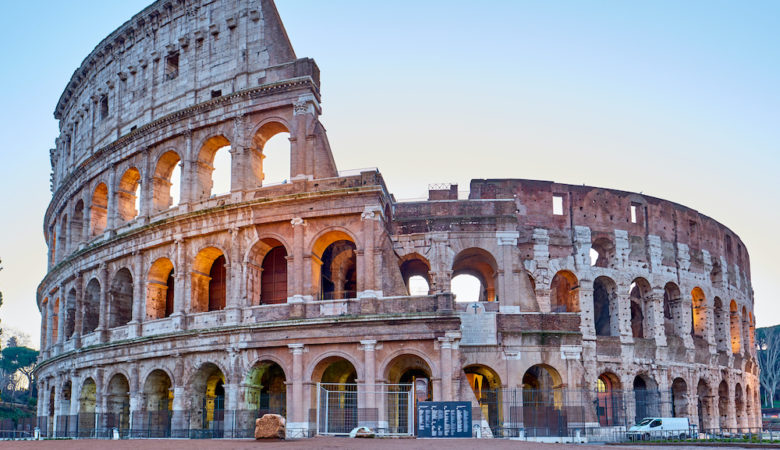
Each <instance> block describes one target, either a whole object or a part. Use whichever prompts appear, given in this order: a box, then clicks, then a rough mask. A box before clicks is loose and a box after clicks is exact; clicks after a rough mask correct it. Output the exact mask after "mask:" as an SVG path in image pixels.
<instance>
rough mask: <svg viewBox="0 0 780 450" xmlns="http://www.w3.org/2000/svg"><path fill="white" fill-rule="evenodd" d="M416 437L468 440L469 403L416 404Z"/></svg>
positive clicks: (469, 429) (469, 423)
mask: <svg viewBox="0 0 780 450" xmlns="http://www.w3.org/2000/svg"><path fill="white" fill-rule="evenodd" d="M417 437H421V438H470V437H471V402H419V403H417Z"/></svg>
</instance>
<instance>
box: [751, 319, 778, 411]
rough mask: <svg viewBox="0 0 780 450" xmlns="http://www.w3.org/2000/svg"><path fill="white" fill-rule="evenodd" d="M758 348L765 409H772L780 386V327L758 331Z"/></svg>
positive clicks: (757, 353)
mask: <svg viewBox="0 0 780 450" xmlns="http://www.w3.org/2000/svg"><path fill="white" fill-rule="evenodd" d="M756 347H757V348H756V356H757V357H758V367H759V369H761V371H760V373H759V375H758V381H759V383H760V384H761V390H762V391H763V392H764V395H763V398H764V407H766V408H771V407H772V406H773V400H774V397H775V393H776V392H777V388H778V384H780V326H774V327H769V328H759V329H757V330H756Z"/></svg>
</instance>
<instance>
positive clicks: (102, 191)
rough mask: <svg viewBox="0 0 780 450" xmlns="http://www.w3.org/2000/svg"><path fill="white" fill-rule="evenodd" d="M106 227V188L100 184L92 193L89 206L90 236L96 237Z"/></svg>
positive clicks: (103, 184)
mask: <svg viewBox="0 0 780 450" xmlns="http://www.w3.org/2000/svg"><path fill="white" fill-rule="evenodd" d="M107 225H108V186H106V183H100V184H98V185H97V186H96V187H95V190H94V191H93V193H92V202H91V203H90V206H89V227H90V228H89V229H90V234H91V235H92V236H98V235H100V234H102V233H103V232H104V231H105V230H106V226H107Z"/></svg>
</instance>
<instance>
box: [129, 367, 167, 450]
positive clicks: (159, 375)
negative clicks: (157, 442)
mask: <svg viewBox="0 0 780 450" xmlns="http://www.w3.org/2000/svg"><path fill="white" fill-rule="evenodd" d="M144 402H145V403H144V405H143V408H144V410H145V414H144V416H145V417H143V419H142V420H144V422H145V424H146V428H147V429H148V430H149V437H167V436H169V435H170V434H169V433H170V430H171V412H172V411H173V383H172V382H171V378H170V377H169V376H168V374H167V373H166V372H165V371H164V370H160V369H155V370H153V371H152V372H151V373H150V374H149V376H147V377H146V382H145V383H144ZM134 428H135V427H134Z"/></svg>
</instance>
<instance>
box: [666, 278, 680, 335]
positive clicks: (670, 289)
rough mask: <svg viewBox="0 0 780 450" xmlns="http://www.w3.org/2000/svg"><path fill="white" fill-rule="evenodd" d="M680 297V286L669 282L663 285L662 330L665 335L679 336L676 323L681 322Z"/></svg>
mask: <svg viewBox="0 0 780 450" xmlns="http://www.w3.org/2000/svg"><path fill="white" fill-rule="evenodd" d="M681 304H682V298H681V296H680V288H678V287H677V285H676V284H674V283H672V282H669V283H666V286H664V332H665V333H666V335H667V336H680V335H681V333H680V330H679V326H678V324H680V323H682V311H681V308H680V306H681Z"/></svg>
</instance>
